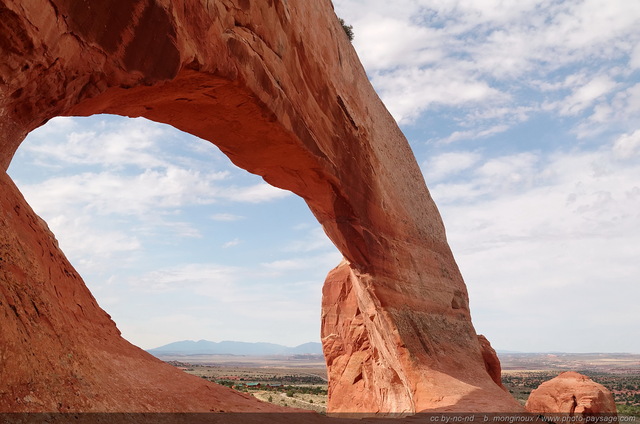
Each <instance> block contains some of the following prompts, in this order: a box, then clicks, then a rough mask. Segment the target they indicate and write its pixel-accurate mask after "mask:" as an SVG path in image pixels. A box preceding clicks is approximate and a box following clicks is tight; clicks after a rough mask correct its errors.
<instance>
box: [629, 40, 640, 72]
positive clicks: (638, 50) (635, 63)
mask: <svg viewBox="0 0 640 424" xmlns="http://www.w3.org/2000/svg"><path fill="white" fill-rule="evenodd" d="M629 66H630V67H631V69H640V43H638V44H636V46H635V48H634V49H633V51H632V52H631V55H630V57H629Z"/></svg>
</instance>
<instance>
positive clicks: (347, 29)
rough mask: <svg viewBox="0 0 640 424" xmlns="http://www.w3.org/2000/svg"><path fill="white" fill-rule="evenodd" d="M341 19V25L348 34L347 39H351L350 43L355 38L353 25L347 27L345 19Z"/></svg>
mask: <svg viewBox="0 0 640 424" xmlns="http://www.w3.org/2000/svg"><path fill="white" fill-rule="evenodd" d="M339 19H340V25H342V29H344V33H345V34H347V37H349V41H353V37H355V35H354V34H353V25H347V23H346V22H345V21H344V19H342V18H339Z"/></svg>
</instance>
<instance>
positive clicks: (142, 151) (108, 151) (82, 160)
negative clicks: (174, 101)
mask: <svg viewBox="0 0 640 424" xmlns="http://www.w3.org/2000/svg"><path fill="white" fill-rule="evenodd" d="M50 125H51V126H50ZM79 125H80V124H78V122H77V121H75V123H74V121H72V120H70V119H69V118H63V119H61V118H55V119H54V120H52V121H50V124H47V125H46V126H44V127H41V128H39V129H38V130H35V131H34V132H33V133H32V134H31V136H30V138H29V141H28V142H27V143H24V145H23V147H22V149H24V150H25V151H26V152H29V153H31V154H32V155H33V156H34V157H35V158H36V159H40V160H41V161H43V162H47V163H52V162H62V163H69V164H83V165H102V166H105V167H107V166H109V167H116V168H122V167H123V166H126V165H134V166H137V167H140V168H143V169H144V168H153V167H157V166H167V164H168V163H167V162H166V161H165V160H163V159H162V158H161V157H160V155H159V154H158V151H159V148H158V140H159V139H160V137H162V136H164V135H165V134H166V129H165V128H166V126H164V125H161V124H157V123H154V122H151V121H147V120H145V119H142V118H138V119H131V120H122V121H118V123H116V124H114V125H112V126H111V125H108V124H106V123H105V122H104V121H103V122H102V123H101V124H98V125H97V128H96V126H94V127H93V128H92V129H85V128H79ZM52 135H55V136H54V137H51V136H52ZM61 135H62V137H64V141H61V140H60V139H59V138H60V136H61Z"/></svg>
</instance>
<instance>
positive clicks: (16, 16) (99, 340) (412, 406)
mask: <svg viewBox="0 0 640 424" xmlns="http://www.w3.org/2000/svg"><path fill="white" fill-rule="evenodd" d="M0 31H1V32H2V34H1V37H0V49H1V52H0V54H1V57H2V63H1V65H0V90H1V91H0V164H1V165H2V166H3V168H5V169H6V167H7V166H8V164H9V163H10V161H11V158H12V156H13V154H14V152H15V150H16V149H17V147H18V146H19V144H20V143H21V141H22V140H23V139H24V137H25V136H26V134H28V133H29V132H30V131H31V130H33V129H34V128H37V127H38V126H40V125H42V124H43V123H44V122H46V121H47V120H48V119H50V118H52V117H54V116H58V115H90V114H95V113H113V114H120V115H126V116H143V117H146V118H148V119H152V120H155V121H158V122H164V123H168V124H171V125H173V126H175V127H177V128H179V129H181V130H183V131H186V132H189V133H192V134H194V135H197V136H199V137H201V138H204V139H206V140H209V141H211V142H212V143H214V144H216V145H217V146H218V147H219V148H220V149H221V150H222V151H223V152H224V153H226V154H227V155H228V156H229V158H231V160H232V161H233V162H234V163H235V164H237V165H238V166H240V167H242V168H244V169H246V170H248V171H250V172H253V173H255V174H258V175H261V176H262V177H263V178H264V179H265V180H266V181H267V182H269V183H271V184H273V185H274V186H277V187H280V188H283V189H287V190H290V191H292V192H294V193H296V194H298V195H300V196H301V197H302V198H304V200H305V201H306V202H307V204H308V205H309V208H310V209H311V210H312V211H313V213H314V214H315V216H316V217H317V219H318V220H319V221H320V223H321V224H322V225H323V227H324V229H325V231H326V233H327V235H328V236H329V237H330V238H331V240H332V241H333V242H334V243H335V245H336V246H337V247H338V248H339V249H340V251H341V252H342V254H343V256H344V258H345V260H344V262H343V263H342V264H340V266H339V267H338V268H336V269H335V270H334V271H331V272H330V273H329V276H328V278H327V281H326V283H325V288H324V293H323V296H324V299H323V312H322V340H323V346H324V349H325V355H326V359H327V364H328V367H329V376H330V399H329V405H328V409H329V411H330V412H368V413H413V412H416V411H423V410H435V411H466V412H469V411H518V410H520V409H521V408H520V407H519V405H518V404H517V403H516V402H515V401H514V400H513V399H512V398H511V397H510V396H509V395H508V394H507V393H505V391H503V390H502V389H501V388H500V387H499V386H498V384H496V382H495V381H494V380H495V371H491V370H489V371H488V368H487V366H486V358H484V359H483V349H482V347H481V345H480V343H479V341H478V338H477V336H476V333H475V330H474V328H473V326H472V324H471V319H470V313H469V307H468V298H467V290H466V287H465V285H464V282H463V280H462V277H461V275H460V272H459V270H458V268H457V266H456V264H455V262H454V259H453V256H452V254H451V251H450V249H449V247H448V245H447V241H446V237H445V231H444V226H443V224H442V221H441V219H440V216H439V214H438V211H437V209H436V207H435V205H434V203H433V201H432V200H431V197H430V195H429V192H428V191H427V188H426V186H425V184H424V180H423V178H422V174H421V172H420V169H419V167H418V165H417V163H416V161H415V159H414V157H413V154H412V152H411V150H410V148H409V146H408V143H407V141H406V139H405V138H404V136H403V135H402V133H401V132H400V130H399V128H398V126H397V125H396V123H395V121H394V120H393V118H392V117H391V115H390V114H389V113H388V112H387V110H386V108H385V107H384V105H383V104H382V103H381V102H380V100H379V98H378V96H377V95H376V93H375V92H374V90H373V88H372V87H371V85H370V83H369V81H368V79H367V76H366V74H365V72H364V70H363V68H362V66H361V65H360V62H359V60H358V58H357V56H356V54H355V52H354V50H353V48H352V46H351V44H350V43H349V41H348V39H347V37H346V35H345V33H344V31H343V28H342V27H341V25H340V23H339V21H338V19H337V17H336V16H335V14H334V12H333V8H332V4H331V2H330V1H329V0H316V1H286V0H269V1H260V2H257V1H256V2H253V1H249V0H217V1H215V0H205V1H203V0H176V1H170V2H169V1H160V0H113V1H108V2H98V1H84V0H47V1H45V0H30V1H23V0H0ZM1 181H2V185H1V191H2V193H1V194H0V195H1V202H2V203H1V205H2V211H1V214H2V215H1V216H0V255H1V258H2V259H1V260H0V267H1V268H0V269H1V271H0V275H1V278H2V281H1V283H2V285H1V286H0V315H2V326H1V327H0V357H1V359H2V368H1V369H0V373H1V375H0V381H2V382H3V387H2V388H1V389H0V410H3V411H8V410H20V411H40V410H46V411H51V410H62V411H69V410H73V411H167V410H179V411H209V410H225V411H248V410H251V411H254V410H275V409H274V408H275V407H274V406H270V405H265V404H261V403H258V402H257V401H254V400H252V399H248V398H246V397H243V396H241V395H239V394H235V393H232V392H230V391H229V390H227V389H224V388H222V387H218V386H216V385H212V384H209V383H206V382H204V381H201V380H199V379H196V378H192V377H189V376H187V375H184V374H183V373H180V372H179V371H176V370H174V369H173V368H171V367H168V366H166V365H163V364H162V363H160V362H159V361H157V360H155V359H154V358H152V357H151V356H149V355H147V354H146V353H144V352H142V351H141V350H139V349H137V348H135V347H134V346H132V345H130V344H128V343H127V342H126V341H124V340H123V339H122V338H121V337H120V335H119V332H118V330H117V329H116V327H115V325H114V323H113V322H112V321H111V320H110V318H109V316H108V315H107V314H106V313H105V312H104V311H102V310H101V309H100V308H99V307H98V305H97V304H96V302H95V300H94V299H93V297H92V296H91V294H90V293H89V291H88V290H87V288H86V287H85V285H84V283H83V282H82V280H81V278H80V276H78V274H77V273H76V272H75V271H74V269H73V267H72V266H71V265H70V264H69V263H68V262H67V260H66V259H65V257H64V255H63V254H62V252H60V250H59V249H58V247H57V244H56V242H55V239H54V236H53V235H52V234H51V233H50V231H49V230H48V229H47V227H46V224H45V223H44V222H42V221H41V220H40V219H39V218H38V217H37V216H36V215H35V214H34V213H33V212H32V211H31V209H30V208H29V206H28V205H27V204H26V203H25V201H24V199H23V198H22V196H21V195H20V194H19V193H18V191H17V189H16V188H15V186H14V185H13V183H12V182H11V181H10V179H9V178H8V177H7V175H6V174H4V173H3V175H2V177H1ZM493 369H494V370H495V367H493ZM490 374H491V375H490ZM492 377H493V378H492Z"/></svg>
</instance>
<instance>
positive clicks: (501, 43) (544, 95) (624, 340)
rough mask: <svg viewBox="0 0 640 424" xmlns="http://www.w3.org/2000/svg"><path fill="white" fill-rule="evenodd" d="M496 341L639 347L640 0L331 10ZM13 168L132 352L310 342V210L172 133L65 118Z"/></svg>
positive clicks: (30, 144)
mask: <svg viewBox="0 0 640 424" xmlns="http://www.w3.org/2000/svg"><path fill="white" fill-rule="evenodd" d="M334 5H335V8H336V12H337V14H338V15H339V16H341V17H343V18H344V19H345V20H346V21H347V22H348V23H349V24H351V25H353V27H354V32H355V40H354V43H353V45H354V47H355V48H356V50H357V51H358V54H359V55H360V58H361V60H362V62H363V64H364V66H365V68H366V69H367V72H368V75H369V77H370V79H371V81H372V83H373V84H374V86H375V88H376V90H377V91H378V93H379V94H380V96H381V98H382V99H383V101H384V102H385V104H386V105H387V107H388V108H389V110H390V111H391V113H392V114H393V116H394V117H395V118H396V120H397V121H398V123H399V124H400V126H401V128H402V129H403V131H404V132H405V134H406V135H407V138H408V139H409V142H410V143H411V146H412V148H413V150H414V152H415V154H416V158H417V160H418V163H419V164H420V165H421V167H422V170H423V173H424V175H425V179H426V181H427V185H428V186H429V188H430V190H431V193H432V195H433V197H434V199H435V200H436V203H437V204H438V206H439V209H440V211H441V213H442V216H443V219H444V222H445V225H446V227H447V234H448V238H449V242H450V244H451V246H452V249H453V252H454V255H455V257H456V260H457V262H458V264H459V266H460V269H461V271H462V274H463V276H464V277H465V281H466V283H467V285H468V287H469V292H470V298H471V308H472V315H473V318H474V324H475V326H476V329H477V331H478V332H479V333H483V334H485V335H486V336H487V337H488V338H489V339H490V340H491V341H492V343H493V345H494V347H496V348H498V349H508V350H518V351H552V350H553V351H567V352H590V351H591V352H592V351H604V352H616V351H617V352H636V353H640V312H639V310H640V308H639V307H638V299H640V284H638V283H639V281H638V279H639V276H640V261H638V256H639V253H640V225H638V224H639V223H640V182H639V180H640V178H638V177H639V176H640V163H639V159H640V119H639V118H640V30H638V28H640V3H638V2H630V1H628V0H624V1H623V0H607V1H604V0H599V1H595V0H586V1H577V0H576V1H530V0H517V1H515V0H514V1H506V0H430V1H427V0H413V1H408V0H400V1H394V2H388V1H382V0H336V1H334ZM10 174H11V175H12V176H13V178H14V179H15V180H16V182H17V183H18V185H19V187H20V188H21V190H22V191H23V193H24V194H25V196H26V197H27V199H28V201H29V202H30V204H31V205H32V206H33V207H34V209H35V210H36V212H38V213H39V214H40V215H41V216H42V217H43V218H44V219H45V220H46V221H47V222H48V223H49V225H50V227H51V229H52V230H53V231H54V233H55V234H56V235H57V237H58V239H59V240H60V245H61V247H62V248H63V250H64V251H65V252H66V254H67V255H68V257H69V258H70V260H71V262H72V263H73V264H74V266H75V267H76V268H77V269H78V271H79V272H80V273H81V275H83V277H84V279H85V281H86V282H87V285H88V286H89V288H90V289H91V290H92V292H93V293H94V295H95V296H96V298H97V300H98V302H99V303H100V305H102V306H103V307H104V308H105V309H106V310H107V312H109V313H110V314H111V315H112V317H113V318H114V320H115V321H116V323H117V324H118V327H119V328H120V330H121V331H122V332H123V335H124V336H125V337H126V338H127V339H128V340H130V341H131V342H133V343H135V344H137V345H139V346H141V347H143V348H152V347H156V346H159V345H162V344H165V343H169V342H172V341H176V340H184V339H194V340H198V339H208V340H213V341H220V340H242V341H268V342H275V343H282V344H285V345H290V346H293V345H297V344H301V343H304V342H308V341H319V322H320V296H321V287H322V283H323V281H324V277H325V275H326V273H327V272H328V271H329V270H330V269H331V268H332V267H333V266H335V265H337V264H338V262H339V260H340V254H339V253H338V252H337V251H336V249H335V248H334V247H333V246H332V245H331V243H330V242H329V241H328V239H327V238H326V237H325V236H324V233H323V232H322V229H321V228H320V227H319V225H318V224H317V222H316V221H315V219H314V218H313V216H312V215H311V213H310V212H309V211H308V209H307V208H306V206H305V204H304V203H303V201H302V200H301V199H299V198H297V197H296V196H294V195H292V194H290V193H287V192H284V191H282V190H278V189H275V188H272V187H270V186H268V185H266V184H265V183H264V182H262V180H261V179H260V178H258V177H255V176H252V175H250V174H248V173H246V172H244V171H242V170H240V169H238V168H235V167H234V166H233V165H231V164H230V162H229V161H228V160H227V159H226V157H225V156H224V155H223V154H221V153H220V152H219V151H218V150H217V149H216V148H215V147H213V146H211V145H210V144H208V143H207V142H204V141H202V140H198V139H196V138H195V137H192V136H190V135H187V134H184V133H181V132H179V131H177V130H175V129H173V128H171V127H168V126H166V125H161V124H156V123H153V122H149V121H145V120H142V119H135V120H130V119H124V118H119V117H113V116H95V117H91V118H56V119H54V120H52V121H50V122H49V123H48V124H47V125H45V126H44V127H42V128H40V129H38V130H36V131H34V132H33V133H32V134H30V135H29V137H28V139H27V140H26V141H25V142H24V143H23V145H22V147H21V148H20V150H19V151H18V153H17V155H16V157H15V159H14V161H13V163H12V166H11V168H10Z"/></svg>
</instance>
